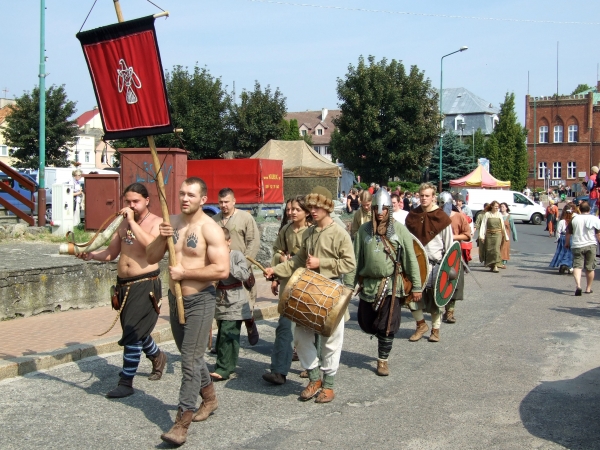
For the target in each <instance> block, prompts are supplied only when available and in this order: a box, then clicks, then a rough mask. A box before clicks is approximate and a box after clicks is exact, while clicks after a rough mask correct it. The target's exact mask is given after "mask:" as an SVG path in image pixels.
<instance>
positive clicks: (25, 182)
mask: <svg viewBox="0 0 600 450" xmlns="http://www.w3.org/2000/svg"><path fill="white" fill-rule="evenodd" d="M0 171H1V172H4V174H5V175H6V176H8V177H9V178H12V179H13V180H15V181H17V182H18V183H19V184H20V185H21V186H23V188H24V189H26V190H28V191H29V192H31V197H30V198H26V197H24V196H23V195H21V194H20V193H18V192H17V191H15V190H14V189H13V188H12V187H10V186H9V185H8V184H6V183H2V182H0V191H4V192H6V193H7V194H8V195H10V196H11V197H13V198H14V199H15V200H18V201H19V202H21V203H23V205H25V206H26V207H27V208H29V209H30V210H31V215H29V214H27V213H26V212H25V211H21V210H20V209H19V208H17V207H16V206H15V205H12V204H11V203H10V202H9V201H7V200H6V199H4V198H2V197H0V205H2V206H4V207H5V208H6V209H7V210H8V211H10V212H12V213H13V214H15V215H16V216H17V217H19V218H20V219H22V220H24V221H25V222H27V223H28V224H29V225H30V226H33V225H34V223H35V219H34V217H33V215H34V214H35V203H34V196H33V193H34V192H35V190H36V186H35V183H33V182H32V181H31V180H30V179H28V178H27V177H24V176H23V175H21V174H20V173H19V172H17V171H16V170H15V169H13V168H12V167H10V166H8V165H6V164H5V163H3V162H2V161H0Z"/></svg>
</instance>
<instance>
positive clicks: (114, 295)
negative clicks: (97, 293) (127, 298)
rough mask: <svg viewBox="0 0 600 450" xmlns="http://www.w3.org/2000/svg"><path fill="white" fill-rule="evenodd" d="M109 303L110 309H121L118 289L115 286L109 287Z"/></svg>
mask: <svg viewBox="0 0 600 450" xmlns="http://www.w3.org/2000/svg"><path fill="white" fill-rule="evenodd" d="M110 303H111V305H112V309H114V310H116V311H118V310H120V309H121V299H120V298H119V290H118V289H117V287H116V286H111V287H110Z"/></svg>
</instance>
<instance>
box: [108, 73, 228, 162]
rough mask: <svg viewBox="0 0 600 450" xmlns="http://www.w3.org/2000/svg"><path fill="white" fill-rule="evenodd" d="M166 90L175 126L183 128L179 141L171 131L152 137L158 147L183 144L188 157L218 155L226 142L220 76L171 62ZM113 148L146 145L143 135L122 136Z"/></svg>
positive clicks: (224, 107) (226, 97)
mask: <svg viewBox="0 0 600 450" xmlns="http://www.w3.org/2000/svg"><path fill="white" fill-rule="evenodd" d="M165 79H166V85H167V93H168V96H169V103H170V105H171V114H172V117H173V124H174V125H175V128H183V133H182V134H181V139H182V140H183V143H184V144H182V143H181V142H180V141H179V139H178V138H177V136H175V135H174V134H171V133H170V134H163V135H158V136H156V137H155V141H156V145H157V147H167V148H169V147H171V148H178V147H182V145H184V146H185V149H186V150H188V151H189V152H190V159H203V158H217V157H219V155H220V153H221V152H222V150H223V147H224V145H225V138H226V135H225V118H226V114H227V106H228V103H229V98H228V95H227V92H226V91H225V89H224V86H223V84H222V82H221V79H220V78H215V77H213V76H212V75H211V74H210V72H209V71H208V69H206V68H200V67H198V66H195V67H194V70H193V72H191V73H190V72H189V70H188V69H187V67H186V68H185V69H184V68H183V67H181V66H174V67H173V70H172V71H171V72H169V73H167V75H166V77H165ZM114 145H115V147H116V148H131V147H133V148H139V147H148V141H147V139H146V138H132V139H122V140H119V141H116V142H115V143H114Z"/></svg>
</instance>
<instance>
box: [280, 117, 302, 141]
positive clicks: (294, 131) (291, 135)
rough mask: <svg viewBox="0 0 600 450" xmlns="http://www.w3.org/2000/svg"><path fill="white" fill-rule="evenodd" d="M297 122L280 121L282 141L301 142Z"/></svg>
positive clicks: (291, 120) (292, 120) (294, 120)
mask: <svg viewBox="0 0 600 450" xmlns="http://www.w3.org/2000/svg"><path fill="white" fill-rule="evenodd" d="M298 128H299V127H298V120H296V119H290V120H289V121H287V120H285V119H282V121H281V129H282V136H281V140H282V141H301V140H302V136H300V131H299V129H298Z"/></svg>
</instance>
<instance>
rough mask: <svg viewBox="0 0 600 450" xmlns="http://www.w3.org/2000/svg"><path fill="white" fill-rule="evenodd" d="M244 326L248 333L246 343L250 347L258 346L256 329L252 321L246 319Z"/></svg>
mask: <svg viewBox="0 0 600 450" xmlns="http://www.w3.org/2000/svg"><path fill="white" fill-rule="evenodd" d="M244 324H245V325H246V331H247V332H248V343H249V344H250V345H256V344H258V338H259V336H258V328H256V322H254V319H246V320H244Z"/></svg>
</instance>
